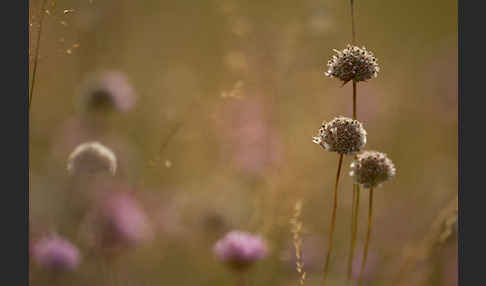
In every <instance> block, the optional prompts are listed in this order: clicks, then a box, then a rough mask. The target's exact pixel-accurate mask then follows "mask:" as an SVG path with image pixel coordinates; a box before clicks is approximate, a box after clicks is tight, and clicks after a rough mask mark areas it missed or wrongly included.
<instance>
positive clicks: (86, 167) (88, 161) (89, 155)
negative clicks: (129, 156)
mask: <svg viewBox="0 0 486 286" xmlns="http://www.w3.org/2000/svg"><path fill="white" fill-rule="evenodd" d="M116 168H117V160H116V156H115V154H114V153H113V151H111V150H110V149H109V148H107V147H105V146H104V145H102V144H101V143H99V142H85V143H82V144H80V145H78V146H77V147H76V148H75V149H74V151H73V152H71V154H70V155H69V157H68V163H67V170H68V173H69V174H70V175H74V174H80V173H85V174H90V175H91V174H95V173H100V172H108V173H109V174H111V175H115V172H116Z"/></svg>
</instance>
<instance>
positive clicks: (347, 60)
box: [325, 44, 380, 83]
mask: <svg viewBox="0 0 486 286" xmlns="http://www.w3.org/2000/svg"><path fill="white" fill-rule="evenodd" d="M334 51H335V52H336V55H334V56H333V57H332V58H331V59H330V60H329V61H328V62H327V66H328V67H329V69H328V71H327V72H326V73H325V75H326V76H328V77H335V78H338V79H340V80H342V81H344V83H347V82H348V81H350V80H354V81H356V82H358V81H366V80H369V79H371V78H374V77H377V76H378V71H380V67H379V66H378V63H377V61H376V58H375V57H374V56H373V53H372V52H370V51H368V50H366V48H365V47H362V48H360V47H357V46H351V45H349V44H348V45H347V46H346V48H345V49H344V50H342V51H338V50H334Z"/></svg>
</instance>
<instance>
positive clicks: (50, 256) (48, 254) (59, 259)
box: [31, 234, 81, 271]
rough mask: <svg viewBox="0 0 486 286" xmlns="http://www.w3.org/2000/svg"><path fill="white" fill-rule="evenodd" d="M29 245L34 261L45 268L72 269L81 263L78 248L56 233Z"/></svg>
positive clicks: (56, 269)
mask: <svg viewBox="0 0 486 286" xmlns="http://www.w3.org/2000/svg"><path fill="white" fill-rule="evenodd" d="M31 245H32V250H31V253H32V256H33V259H34V261H35V262H36V263H37V264H38V265H40V266H41V267H43V268H45V269H49V270H55V271H72V270H75V269H76V268H77V267H78V266H79V264H80V263H81V255H80V253H79V250H78V248H77V247H76V246H75V245H73V244H72V243H71V242H69V241H68V240H66V239H64V238H62V237H60V236H58V235H55V234H52V235H50V236H46V237H44V238H41V239H40V240H38V241H36V242H33V243H32V244H31Z"/></svg>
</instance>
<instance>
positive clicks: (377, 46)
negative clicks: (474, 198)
mask: <svg viewBox="0 0 486 286" xmlns="http://www.w3.org/2000/svg"><path fill="white" fill-rule="evenodd" d="M41 2H42V1H41V0H37V1H30V6H31V8H30V9H31V15H30V20H31V24H32V25H31V35H30V36H31V46H30V50H31V58H32V50H33V47H35V45H36V43H35V41H34V40H32V39H35V37H33V36H35V35H36V34H35V33H36V32H37V31H38V24H39V23H38V19H39V15H40V14H39V13H40V12H41V11H40V6H41ZM48 2H49V4H48V10H49V14H48V15H47V17H45V19H44V27H43V33H42V35H41V46H40V55H39V66H38V74H37V76H38V78H37V82H36V87H35V94H34V99H33V103H32V110H31V124H30V164H31V191H30V222H31V239H35V238H36V235H37V234H38V233H44V232H49V231H55V232H58V233H60V234H62V235H64V236H65V237H67V238H69V239H70V240H71V241H73V242H74V243H76V244H77V245H78V246H79V247H80V249H81V252H82V253H83V263H82V264H81V266H80V268H79V269H78V270H77V271H75V272H73V273H66V274H63V275H61V276H58V275H56V276H55V277H53V276H52V275H51V274H49V273H46V271H43V270H42V269H41V268H39V267H38V266H37V265H35V264H34V263H33V264H32V267H31V282H32V285H66V284H67V285H86V284H88V283H89V284H90V285H93V286H95V285H160V284H176V285H211V286H214V285H232V284H234V283H235V282H234V277H232V273H231V272H230V271H229V270H228V269H227V268H226V267H225V266H224V265H222V264H221V263H219V262H218V261H216V260H215V258H214V256H213V254H212V251H211V248H212V245H213V244H214V242H215V241H216V240H217V239H219V238H220V237H221V236H222V235H223V234H224V232H226V231H228V230H231V229H243V230H247V231H250V232H258V233H261V234H262V235H264V236H265V237H266V239H267V240H268V241H269V244H270V250H271V254H270V256H269V257H268V258H267V259H266V260H264V261H262V262H259V263H257V264H256V265H255V266H254V267H253V268H252V269H251V270H250V272H249V274H248V276H249V277H248V285H297V283H298V281H299V275H298V273H297V271H296V270H295V265H294V264H292V263H294V260H292V259H289V257H288V255H287V256H286V255H284V254H285V253H287V252H288V250H289V249H290V253H294V252H293V251H294V249H293V244H292V233H291V226H290V224H289V220H290V219H291V218H292V215H293V208H294V205H295V203H296V202H297V201H298V200H302V202H303V205H302V214H301V217H300V220H301V221H302V223H303V229H302V234H301V235H302V237H301V238H302V240H303V244H304V247H303V250H304V253H303V256H304V262H305V257H306V253H305V251H306V249H307V248H306V247H305V244H306V240H307V239H309V238H311V237H320V238H321V239H323V240H324V241H325V239H326V235H327V233H328V228H329V217H330V215H331V203H332V202H331V201H332V186H333V180H334V176H335V170H336V166H337V162H338V157H337V156H336V154H335V153H328V152H325V151H323V150H322V148H320V147H319V146H317V145H315V144H313V143H312V136H314V135H315V133H316V132H317V130H318V128H319V126H320V124H321V122H322V121H323V120H330V119H332V118H333V117H335V116H338V115H345V116H351V112H352V101H351V99H352V97H351V89H352V87H351V85H350V84H348V85H345V86H344V87H342V86H341V83H340V82H339V81H337V80H333V79H329V78H326V77H325V76H324V71H325V70H326V63H327V60H328V58H329V57H330V56H331V55H332V54H333V52H332V49H334V48H335V49H342V48H344V47H345V45H346V44H347V43H349V42H350V39H351V26H350V13H349V3H348V1H335V0H319V1H317V0H302V1H288V0H281V1H276V0H267V1H242V0H210V1H189V0H181V1H166V0H144V1H129V0H119V1H114V0H78V1H74V0H65V1H62V0H57V1H55V2H53V1H51V0H48ZM66 9H73V10H69V11H68V12H65V10H66ZM356 21H357V39H358V44H359V45H365V46H366V48H368V49H370V50H371V51H373V53H374V54H375V55H376V57H377V58H378V63H379V64H380V67H381V71H380V73H379V76H378V78H376V79H373V80H370V81H369V82H367V83H360V84H359V85H358V119H360V120H361V121H362V122H363V123H364V126H365V129H366V130H367V132H368V143H367V145H366V149H376V150H379V151H382V152H385V153H387V154H388V155H389V157H390V158H391V159H392V160H393V162H394V163H395V166H396V167H397V175H396V177H395V178H394V179H393V180H392V181H390V182H387V183H386V184H385V185H384V186H383V187H382V188H380V189H378V190H377V191H376V193H375V203H374V204H375V210H374V214H375V217H374V230H373V235H372V240H371V249H370V251H371V252H373V253H374V255H375V256H376V257H377V259H376V263H375V265H374V266H373V268H372V271H373V275H372V276H370V277H371V278H370V280H369V281H368V285H374V286H380V285H390V281H392V279H393V278H394V277H395V275H396V273H397V271H398V269H399V268H400V265H399V264H400V262H401V261H402V256H403V255H404V253H406V249H408V248H407V246H409V245H414V244H415V243H419V242H420V241H421V240H422V239H423V237H424V236H425V235H426V234H427V231H428V229H429V227H430V225H431V224H432V223H433V221H434V218H435V217H436V215H437V214H438V213H439V212H440V211H441V209H442V208H444V207H445V206H446V205H447V203H448V202H449V201H450V200H451V199H452V198H453V197H454V196H455V195H456V193H457V184H458V175H457V166H458V162H457V156H458V153H457V144H458V138H457V134H458V121H457V73H458V63H457V1H452V0H447V1H438V0H433V1H418V0H409V1H399V2H397V1H376V0H374V1H359V0H358V1H356ZM30 67H31V69H32V65H31V66H30ZM100 70H117V71H121V72H123V73H124V74H125V75H126V76H127V77H128V78H129V79H130V82H131V83H132V85H133V87H134V89H135V91H136V94H137V105H136V107H135V108H134V109H133V110H132V111H130V112H126V113H114V114H110V115H109V116H106V117H105V118H102V122H103V124H102V126H98V124H99V123H97V122H95V123H93V122H92V121H90V120H92V118H91V117H90V116H87V115H86V114H85V113H83V112H82V109H81V108H80V106H79V101H78V96H79V90H80V84H81V83H82V82H83V80H84V79H86V78H87V77H88V76H89V75H91V74H92V73H93V72H96V71H100ZM86 122H87V123H86ZM95 125H96V126H97V128H95V129H96V130H95V131H92V130H91V129H90V128H93V126H95ZM86 130H88V131H86ZM90 130H91V131H90ZM87 140H89V141H91V140H98V141H100V142H102V143H103V144H105V145H106V146H108V147H110V148H112V150H113V151H114V152H115V153H116V154H117V156H118V157H119V161H120V162H119V164H120V172H118V174H117V176H116V177H115V178H116V180H118V181H120V182H123V184H127V185H130V186H131V188H133V189H136V194H137V196H138V198H139V200H140V201H141V202H142V204H143V205H144V207H145V208H146V210H147V212H148V215H149V217H150V219H151V221H152V223H153V225H154V226H156V227H155V228H156V230H157V231H156V235H155V236H154V239H153V240H152V241H151V242H150V243H147V244H143V245H141V246H139V247H137V248H134V249H129V250H127V251H126V252H124V253H121V254H120V255H118V256H116V257H115V258H112V259H110V260H107V258H106V257H104V256H103V254H102V253H94V254H90V255H88V254H87V253H90V250H89V246H88V244H86V242H85V240H84V239H83V237H84V234H85V233H83V232H85V231H86V230H85V229H83V228H82V227H81V226H82V222H83V216H84V215H85V213H84V212H83V211H80V213H77V212H75V210H78V208H74V207H73V206H72V204H71V203H66V202H72V201H74V202H79V203H81V202H85V201H84V200H82V199H78V198H77V197H76V196H80V197H84V196H89V195H90V194H92V193H93V192H92V191H91V190H88V189H89V188H91V187H90V186H91V185H90V184H89V182H85V181H82V182H75V181H73V180H72V179H70V178H69V177H68V175H67V172H66V160H67V157H68V155H69V153H70V152H71V151H72V149H73V148H74V147H75V146H76V145H78V144H79V143H82V142H84V141H87ZM349 163H350V158H349V157H348V158H345V161H344V164H345V165H344V170H343V180H342V182H341V185H340V191H339V203H340V205H339V209H338V216H337V228H336V233H335V249H334V251H333V253H334V257H333V260H332V265H331V270H330V271H331V273H330V275H331V276H330V277H329V278H330V279H329V281H328V282H329V283H328V285H344V284H345V277H346V275H345V265H346V258H347V255H348V244H349V243H348V239H349V235H350V233H349V224H350V214H351V196H352V184H351V179H350V178H349V176H348V172H349ZM73 196H75V198H73ZM94 197H96V196H94ZM366 199H367V193H366V191H363V196H362V201H363V202H365V203H362V205H361V207H360V221H359V235H358V239H359V241H358V245H361V244H362V241H363V239H364V236H365V230H366V224H365V221H366V219H365V217H366V212H367V204H366ZM88 202H90V201H89V199H88ZM89 204H90V203H88V205H89ZM81 210H83V209H82V208H81ZM450 243H451V244H452V246H451V247H452V248H451V249H454V247H455V248H456V249H457V246H456V244H457V243H456V242H454V241H452V242H450ZM325 245H326V243H322V245H317V246H316V247H314V248H311V250H310V251H311V252H315V253H322V255H321V256H320V257H321V258H322V259H321V260H320V261H317V263H318V266H317V267H316V269H315V270H313V271H309V270H306V267H310V266H311V265H305V263H304V270H305V271H306V272H307V281H306V284H305V285H309V286H311V285H321V283H322V281H321V273H320V271H321V268H322V267H321V265H322V264H323V263H324V257H325V255H324V251H325ZM445 249H446V250H444V251H441V252H439V254H434V255H442V256H440V258H438V257H435V256H434V257H432V258H431V259H428V260H425V262H423V265H418V266H420V267H417V268H416V269H415V270H414V271H410V272H408V273H406V275H405V277H406V281H407V282H406V285H456V284H455V283H451V282H455V281H456V280H454V279H457V278H455V277H457V268H455V267H453V266H450V265H455V264H454V263H457V251H449V250H447V249H449V248H445ZM308 255H311V254H308ZM312 255H314V253H313V254H312ZM451 263H452V264H451Z"/></svg>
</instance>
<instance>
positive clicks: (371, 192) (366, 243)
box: [358, 188, 373, 286]
mask: <svg viewBox="0 0 486 286" xmlns="http://www.w3.org/2000/svg"><path fill="white" fill-rule="evenodd" d="M372 214H373V188H371V189H370V205H369V209H368V232H367V233H366V242H365V247H364V252H363V261H362V262H361V270H360V271H359V280H358V286H361V283H362V282H363V273H364V269H365V266H366V258H367V257H368V247H369V244H370V237H371V225H372V224H371V216H372Z"/></svg>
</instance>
